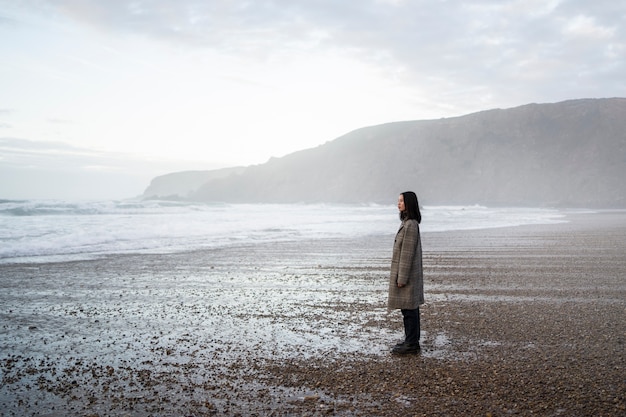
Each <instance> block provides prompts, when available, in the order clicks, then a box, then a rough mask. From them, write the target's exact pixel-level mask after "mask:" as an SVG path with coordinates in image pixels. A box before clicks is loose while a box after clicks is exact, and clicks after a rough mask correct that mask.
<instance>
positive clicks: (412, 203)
mask: <svg viewBox="0 0 626 417" xmlns="http://www.w3.org/2000/svg"><path fill="white" fill-rule="evenodd" d="M402 197H403V198H404V208H405V210H404V211H403V212H402V213H400V220H408V219H415V220H417V222H418V223H421V222H422V213H420V205H419V203H418V201H417V196H416V195H415V193H414V192H413V191H405V192H403V193H402Z"/></svg>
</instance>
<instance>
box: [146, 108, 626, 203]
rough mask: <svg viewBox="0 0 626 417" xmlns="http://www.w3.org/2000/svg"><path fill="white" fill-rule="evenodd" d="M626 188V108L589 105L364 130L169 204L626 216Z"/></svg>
mask: <svg viewBox="0 0 626 417" xmlns="http://www.w3.org/2000/svg"><path fill="white" fill-rule="evenodd" d="M624 178H626V99H624V98H613V99H581V100H571V101H565V102H561V103H555V104H528V105H525V106H521V107H516V108H512V109H506V110H500V109H498V110H488V111H483V112H479V113H473V114H470V115H466V116H461V117H454V118H444V119H438V120H423V121H407V122H397V123H389V124H384V125H378V126H372V127H366V128H362V129H358V130H355V131H353V132H350V133H348V134H346V135H344V136H342V137H339V138H337V139H335V140H333V141H331V142H328V143H326V144H324V145H321V146H318V147H316V148H313V149H307V150H303V151H299V152H295V153H293V154H290V155H287V156H285V157H282V158H272V159H271V160H269V161H268V162H267V163H265V164H261V165H254V166H249V167H246V168H245V169H241V170H239V171H236V172H229V175H214V176H213V177H211V178H208V179H207V181H205V182H204V183H203V184H202V185H200V186H197V187H196V185H197V183H196V184H194V187H190V184H189V183H186V182H185V181H184V180H183V177H180V180H181V181H180V182H179V183H178V186H179V187H180V190H181V192H180V193H174V192H172V191H175V190H176V187H173V188H170V189H169V190H170V192H169V193H168V195H172V194H178V195H179V196H181V197H184V198H188V199H192V200H198V201H224V202H248V203H249V202H282V203H288V202H340V203H351V202H355V203H366V202H379V203H383V202H384V203H389V202H394V201H395V199H396V197H397V195H398V193H399V192H401V191H404V190H408V189H410V190H414V191H416V192H417V193H418V196H419V197H420V201H421V203H423V204H426V205H433V204H484V205H511V206H564V207H605V208H611V207H626V181H624ZM183 191H184V192H183ZM145 196H146V197H149V196H159V194H158V193H152V194H151V193H149V192H148V190H146V193H145ZM161 196H163V195H161Z"/></svg>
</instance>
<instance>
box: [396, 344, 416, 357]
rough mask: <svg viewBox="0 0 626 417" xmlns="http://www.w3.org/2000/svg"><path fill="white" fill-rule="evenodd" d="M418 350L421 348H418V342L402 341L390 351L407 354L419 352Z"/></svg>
mask: <svg viewBox="0 0 626 417" xmlns="http://www.w3.org/2000/svg"><path fill="white" fill-rule="evenodd" d="M420 350H421V349H420V345H419V343H417V344H409V343H402V344H399V345H396V346H394V348H393V349H391V353H393V354H394V355H409V354H415V353H420Z"/></svg>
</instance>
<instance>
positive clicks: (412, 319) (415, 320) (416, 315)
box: [400, 307, 420, 345]
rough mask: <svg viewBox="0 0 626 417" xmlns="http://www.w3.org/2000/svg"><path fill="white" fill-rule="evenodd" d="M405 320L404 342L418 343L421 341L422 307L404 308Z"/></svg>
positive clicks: (403, 315)
mask: <svg viewBox="0 0 626 417" xmlns="http://www.w3.org/2000/svg"><path fill="white" fill-rule="evenodd" d="M400 311H402V317H403V321H404V342H405V343H408V344H411V345H417V344H419V342H420V308H419V307H417V308H416V309H415V310H405V309H402V310H400Z"/></svg>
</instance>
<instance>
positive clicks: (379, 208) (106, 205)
mask: <svg viewBox="0 0 626 417" xmlns="http://www.w3.org/2000/svg"><path fill="white" fill-rule="evenodd" d="M564 217H565V214H564V213H563V212H561V211H559V210H556V209H548V208H490V207H484V206H425V207H424V208H423V209H422V225H421V230H422V232H423V233H428V232H440V231H448V230H470V229H484V228H494V227H511V226H518V225H525V224H549V223H557V222H563V221H565V220H564ZM398 225H399V219H398V213H397V208H396V206H395V205H376V204H370V205H339V204H202V203H190V202H171V201H138V200H124V201H79V202H77V201H56V200H24V201H13V200H0V264H7V263H30V262H35V263H37V262H59V261H71V260H85V259H92V258H97V257H102V256H107V255H113V254H130V253H172V252H184V251H192V250H198V249H206V248H217V247H224V246H233V245H249V244H254V243H255V242H273V241H289V240H299V239H325V238H341V237H358V236H367V235H384V234H389V235H391V236H393V234H395V231H396V230H397V228H398Z"/></svg>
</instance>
